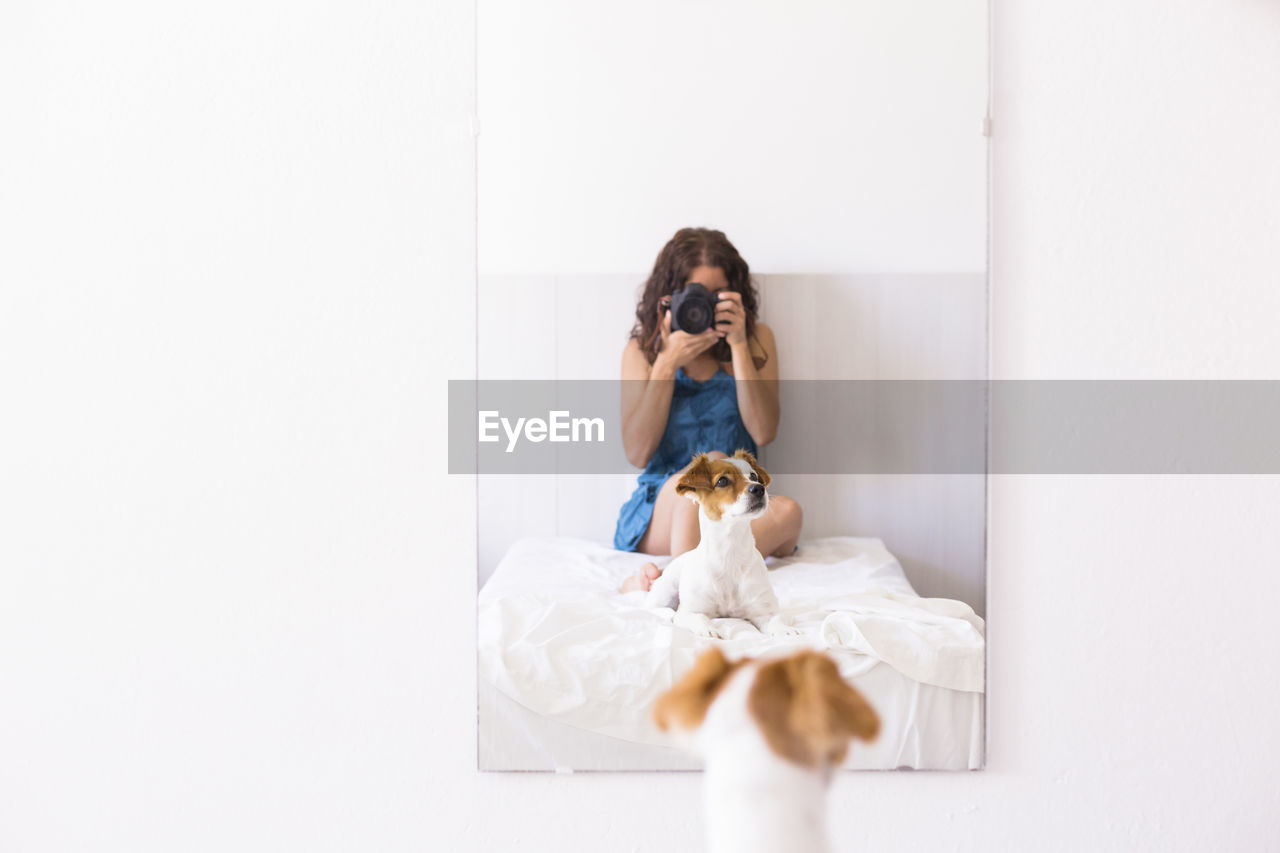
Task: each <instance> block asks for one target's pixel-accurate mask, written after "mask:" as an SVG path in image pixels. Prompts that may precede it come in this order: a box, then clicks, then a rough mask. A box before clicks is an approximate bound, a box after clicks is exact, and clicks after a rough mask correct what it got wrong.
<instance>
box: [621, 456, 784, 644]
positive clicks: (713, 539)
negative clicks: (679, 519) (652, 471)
mask: <svg viewBox="0 0 1280 853" xmlns="http://www.w3.org/2000/svg"><path fill="white" fill-rule="evenodd" d="M769 480H770V478H769V474H768V473H767V472H766V471H765V470H764V469H763V468H761V467H760V465H759V464H758V463H757V462H756V460H755V457H754V456H752V455H751V454H750V453H748V452H747V451H745V450H739V451H738V452H737V453H735V454H734V455H733V456H732V457H730V458H727V459H712V458H711V457H709V456H707V455H706V454H705V453H704V454H701V455H699V456H696V457H694V460H693V464H692V465H690V466H689V468H688V470H686V471H685V473H684V476H682V477H681V478H680V480H679V481H678V482H677V483H676V494H679V495H684V496H685V497H687V498H689V499H690V500H692V501H694V502H696V503H697V504H698V506H699V510H698V528H699V530H700V531H701V539H700V540H699V542H698V545H697V547H696V548H694V549H693V550H692V551H686V552H685V553H683V554H681V555H679V556H678V557H676V558H675V559H674V560H672V561H671V562H670V563H669V564H668V565H667V568H666V570H665V571H663V573H662V577H660V578H658V579H657V580H656V581H654V582H653V586H652V587H650V589H649V593H648V595H647V596H646V597H645V604H646V605H647V606H649V607H670V606H672V603H673V602H674V601H675V599H676V598H677V595H678V597H679V600H680V604H679V607H678V608H677V609H676V615H675V624H677V625H680V626H683V627H685V628H688V629H689V630H690V631H693V632H694V633H695V634H698V635H699V636H702V637H722V636H723V634H721V632H720V631H719V630H718V629H717V628H716V627H715V626H714V625H713V624H712V623H711V620H712V619H714V618H717V617H722V616H729V617H739V618H742V619H746V620H747V621H749V622H750V623H751V624H753V625H755V626H756V628H758V629H760V630H761V631H762V632H765V633H769V634H774V635H783V634H798V633H800V632H799V630H798V629H797V628H794V627H792V625H791V624H790V622H789V621H788V620H787V619H786V618H785V617H784V616H783V615H782V614H781V612H780V608H779V606H778V597H777V596H776V595H775V594H774V592H773V585H772V584H770V583H769V574H768V569H766V568H765V564H764V557H762V556H761V555H760V552H759V551H758V550H756V540H755V537H754V536H753V535H752V534H751V520H752V519H754V518H757V517H758V516H760V515H762V514H763V513H764V511H765V510H766V509H767V508H768V506H769V493H768V491H766V489H767V488H768V486H769Z"/></svg>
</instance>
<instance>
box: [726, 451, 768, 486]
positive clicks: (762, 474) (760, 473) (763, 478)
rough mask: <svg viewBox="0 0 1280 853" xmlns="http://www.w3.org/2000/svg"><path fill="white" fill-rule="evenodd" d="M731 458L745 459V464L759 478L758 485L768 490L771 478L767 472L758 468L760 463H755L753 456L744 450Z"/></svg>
mask: <svg viewBox="0 0 1280 853" xmlns="http://www.w3.org/2000/svg"><path fill="white" fill-rule="evenodd" d="M733 458H734V459H745V460H746V461H747V464H748V465H750V466H751V467H752V469H753V470H754V471H755V472H756V476H757V477H759V478H760V485H762V486H764V487H765V488H766V489H767V488H769V481H771V480H772V479H773V478H772V477H770V476H769V472H768V471H766V470H764V469H763V468H761V467H760V463H759V462H757V461H756V458H755V457H754V456H752V455H751V454H750V453H748V452H747V451H745V450H739V451H738V452H737V453H735V454H733Z"/></svg>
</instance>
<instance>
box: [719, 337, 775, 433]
mask: <svg viewBox="0 0 1280 853" xmlns="http://www.w3.org/2000/svg"><path fill="white" fill-rule="evenodd" d="M755 332H756V341H757V342H758V344H759V346H760V348H761V349H763V350H764V353H765V355H766V356H767V357H768V360H767V361H766V362H765V363H764V366H763V367H761V368H759V369H757V368H756V362H755V359H754V358H752V355H751V347H750V345H749V342H748V341H743V342H741V343H737V344H734V343H730V344H729V349H730V352H732V353H733V377H734V379H735V380H736V383H735V384H736V386H737V389H738V412H739V414H741V415H742V423H743V425H744V426H745V427H746V428H747V432H749V433H751V437H752V438H754V439H755V441H756V444H758V445H760V446H761V447H763V446H764V445H766V444H768V443H769V442H771V441H773V440H774V438H776V437H777V435H778V418H779V417H780V415H781V410H780V408H779V406H778V347H777V343H776V342H775V341H774V338H773V330H772V329H770V328H769V327H768V326H766V325H765V324H764V323H756V329H755Z"/></svg>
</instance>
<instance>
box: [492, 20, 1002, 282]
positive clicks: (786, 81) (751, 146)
mask: <svg viewBox="0 0 1280 853" xmlns="http://www.w3.org/2000/svg"><path fill="white" fill-rule="evenodd" d="M477 8H478V13H479V37H478V49H479V65H478V77H477V86H478V110H479V115H480V125H481V134H480V139H479V148H478V153H479V158H480V169H479V176H478V182H477V191H478V194H479V200H480V206H479V232H480V246H479V264H480V272H481V273H482V274H489V273H516V274H519V273H560V274H565V275H569V274H575V273H578V274H581V273H610V272H612V273H618V272H632V271H635V270H641V271H647V270H649V269H650V268H651V267H652V266H653V259H654V257H655V256H656V255H657V253H658V249H660V248H661V247H662V245H663V243H665V242H666V241H667V239H668V238H670V237H671V235H672V234H673V233H674V232H675V230H676V229H677V228H679V227H681V226H683V225H708V226H711V227H715V228H719V229H721V230H723V231H724V232H725V233H726V234H728V235H729V238H730V239H731V240H733V241H734V244H735V245H736V246H737V247H738V249H739V251H741V252H742V254H743V256H744V257H745V258H747V259H748V262H749V263H750V264H751V265H752V267H753V269H755V270H756V271H758V272H768V273H781V272H791V273H794V272H819V273H840V272H855V273H870V272H912V273H919V272H941V273H969V272H981V271H984V270H985V269H986V218H985V213H986V178H985V175H984V174H983V164H984V162H985V158H986V144H985V143H986V140H985V139H984V138H983V137H982V135H981V126H982V124H981V122H982V118H983V116H984V115H986V107H987V85H986V83H987V74H986V70H987V34H986V18H985V14H984V10H985V4H984V3H983V2H981V0H962V2H943V0H906V2H897V3H886V2H881V0H808V2H803V3H792V4H782V3H735V2H729V0H695V2H686V1H685V0H658V2H649V3H643V4H629V5H627V6H626V7H618V6H616V5H614V4H599V3H588V2H583V0H553V2H542V3H524V2H520V0H479V3H478V4H477ZM744 125H745V129H744Z"/></svg>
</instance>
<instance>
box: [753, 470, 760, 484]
mask: <svg viewBox="0 0 1280 853" xmlns="http://www.w3.org/2000/svg"><path fill="white" fill-rule="evenodd" d="M751 482H753V483H758V482H760V478H759V477H757V476H756V472H755V471H752V472H751Z"/></svg>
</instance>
